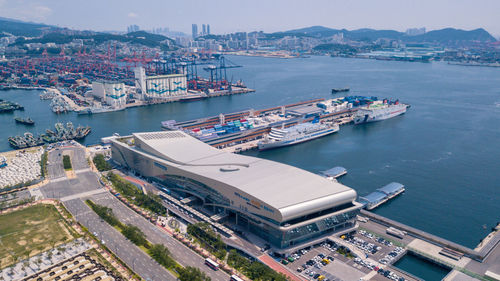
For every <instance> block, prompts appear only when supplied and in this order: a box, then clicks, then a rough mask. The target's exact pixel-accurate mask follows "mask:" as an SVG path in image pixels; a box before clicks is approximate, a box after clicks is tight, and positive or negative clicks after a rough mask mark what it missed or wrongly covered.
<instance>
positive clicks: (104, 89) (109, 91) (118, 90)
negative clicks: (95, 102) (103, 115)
mask: <svg viewBox="0 0 500 281" xmlns="http://www.w3.org/2000/svg"><path fill="white" fill-rule="evenodd" d="M92 95H93V96H95V97H96V98H98V99H99V100H100V101H101V102H103V103H106V104H108V105H109V106H111V107H115V108H119V107H124V106H125V104H126V103H127V97H126V94H125V84H124V83H117V82H112V81H95V82H92Z"/></svg>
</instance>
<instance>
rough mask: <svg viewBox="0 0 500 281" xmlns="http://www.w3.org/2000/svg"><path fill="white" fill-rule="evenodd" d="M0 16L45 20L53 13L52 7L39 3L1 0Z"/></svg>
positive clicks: (26, 19)
mask: <svg viewBox="0 0 500 281" xmlns="http://www.w3.org/2000/svg"><path fill="white" fill-rule="evenodd" d="M0 8H1V9H0V10H1V11H0V16H4V17H8V18H16V19H20V20H25V21H45V20H46V19H47V18H48V17H49V16H50V15H52V9H51V8H49V7H47V6H44V5H40V4H37V3H25V2H24V1H19V2H10V3H9V2H7V1H6V0H0Z"/></svg>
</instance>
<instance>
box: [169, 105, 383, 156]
mask: <svg viewBox="0 0 500 281" xmlns="http://www.w3.org/2000/svg"><path fill="white" fill-rule="evenodd" d="M373 101H377V98H376V97H360V96H355V97H345V98H337V99H331V100H325V99H313V100H308V101H303V102H297V103H293V104H289V105H284V106H278V107H272V108H267V109H261V110H253V109H252V110H246V111H241V112H236V113H229V114H220V115H219V116H213V117H208V118H203V119H197V120H190V121H183V122H176V121H175V120H168V121H163V122H162V128H163V129H164V130H182V131H185V132H186V133H188V134H190V135H193V136H195V137H196V138H198V139H199V140H201V141H203V142H205V143H207V144H210V145H212V146H214V147H217V148H224V147H226V146H228V145H229V146H230V145H233V144H238V143H242V142H246V141H249V140H255V139H259V138H262V136H263V135H264V134H266V133H269V131H270V130H271V128H272V127H281V126H282V127H285V128H287V127H290V126H293V125H297V124H299V123H303V122H311V121H313V120H314V119H315V118H319V119H320V120H321V121H332V120H339V119H341V118H344V117H351V116H352V114H353V113H354V112H356V111H357V110H358V107H359V106H362V105H366V104H368V103H370V102H373ZM268 116H276V117H278V118H277V119H276V120H275V121H274V122H261V124H249V123H248V121H249V120H248V119H253V118H254V117H257V118H260V119H262V118H264V119H265V118H266V117H268Z"/></svg>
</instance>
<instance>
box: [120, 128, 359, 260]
mask: <svg viewBox="0 0 500 281" xmlns="http://www.w3.org/2000/svg"><path fill="white" fill-rule="evenodd" d="M111 150H112V158H113V160H114V161H115V162H117V163H118V164H120V165H121V166H123V167H124V168H127V169H129V170H131V171H132V172H135V173H138V174H141V175H142V176H144V177H146V178H148V179H149V180H152V181H154V182H158V183H160V184H162V185H165V186H167V187H168V188H169V189H170V190H171V191H174V192H175V193H178V194H180V195H181V196H186V197H191V196H195V197H196V198H198V199H199V200H198V201H199V202H201V205H202V206H203V207H204V208H206V210H207V211H210V212H212V213H218V214H221V216H222V217H225V219H227V220H229V221H231V222H233V223H235V224H237V225H239V226H240V227H243V228H245V229H248V231H251V232H253V233H254V234H256V235H257V236H259V237H261V238H262V239H264V240H266V241H268V242H269V243H271V245H272V246H273V248H274V249H275V251H276V252H278V253H279V252H280V251H281V252H285V251H286V250H287V248H291V247H295V246H298V245H301V244H303V243H307V242H308V241H311V240H313V239H315V238H319V237H323V236H325V235H331V234H335V233H339V232H343V231H350V230H352V229H354V228H355V226H356V221H355V220H356V216H357V214H359V212H360V209H361V207H362V205H361V204H360V203H357V202H355V199H356V196H357V195H356V192H355V191H354V190H353V189H351V188H349V187H347V186H344V185H342V184H340V183H338V182H334V181H330V180H328V179H326V178H325V177H322V176H319V175H316V174H313V173H310V172H307V171H305V170H302V169H299V168H296V167H292V166H289V165H285V164H281V163H278V162H274V161H270V160H264V159H259V158H255V157H250V156H243V155H239V154H233V153H229V152H224V151H221V150H218V149H216V148H214V147H212V146H210V145H208V144H206V143H203V142H202V141H200V140H197V139H196V138H194V137H192V136H190V135H189V134H187V133H185V132H182V131H161V132H150V133H134V134H133V135H132V136H127V137H121V138H116V139H113V141H112V145H111Z"/></svg>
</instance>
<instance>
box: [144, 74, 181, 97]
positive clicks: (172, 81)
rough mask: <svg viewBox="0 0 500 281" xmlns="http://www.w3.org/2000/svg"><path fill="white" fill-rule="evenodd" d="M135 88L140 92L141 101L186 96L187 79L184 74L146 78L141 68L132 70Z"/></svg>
mask: <svg viewBox="0 0 500 281" xmlns="http://www.w3.org/2000/svg"><path fill="white" fill-rule="evenodd" d="M134 75H135V86H136V88H137V89H140V90H141V94H142V96H143V99H145V97H146V96H147V97H149V98H153V99H155V98H160V99H161V98H168V97H176V96H185V95H187V77H186V75H185V74H168V75H157V76H146V71H145V69H144V68H143V67H136V68H135V69H134Z"/></svg>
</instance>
